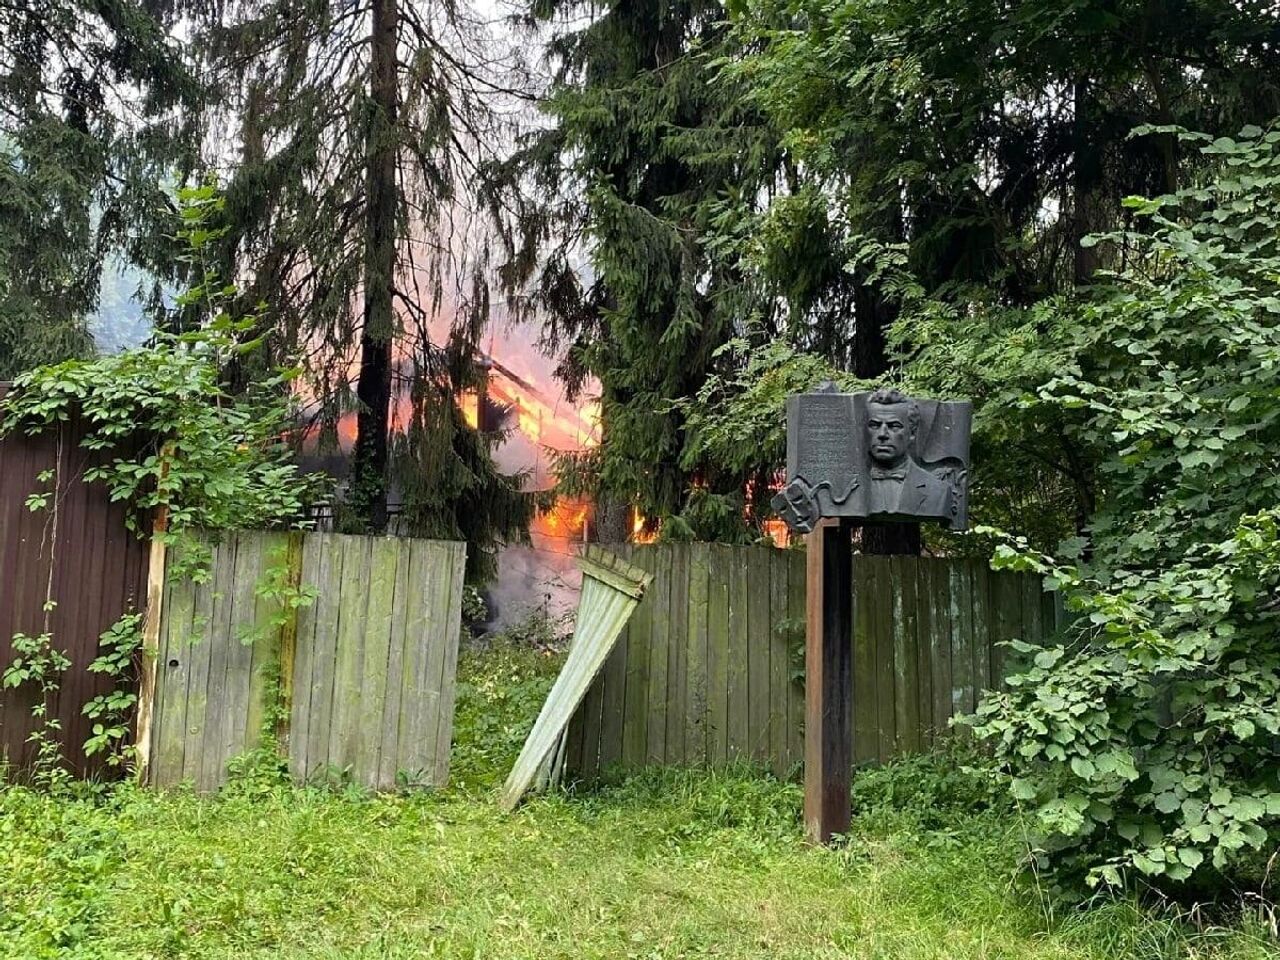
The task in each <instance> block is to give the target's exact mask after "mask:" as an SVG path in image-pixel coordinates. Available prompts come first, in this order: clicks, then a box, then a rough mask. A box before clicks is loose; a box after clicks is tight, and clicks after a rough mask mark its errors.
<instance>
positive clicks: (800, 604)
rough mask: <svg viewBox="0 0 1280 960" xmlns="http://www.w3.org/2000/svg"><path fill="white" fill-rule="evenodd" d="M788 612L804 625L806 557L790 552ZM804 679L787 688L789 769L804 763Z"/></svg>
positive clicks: (798, 679) (790, 684)
mask: <svg viewBox="0 0 1280 960" xmlns="http://www.w3.org/2000/svg"><path fill="white" fill-rule="evenodd" d="M788 560H789V561H790V564H789V569H788V571H787V609H788V610H790V612H791V618H792V619H793V620H796V621H797V622H800V623H804V621H805V602H806V600H805V564H806V553H805V552H804V551H799V550H793V551H791V552H790V553H789V554H788ZM804 700H805V678H804V677H803V676H799V677H796V678H795V679H793V680H792V681H791V683H789V684H787V739H788V745H787V755H788V756H789V757H790V758H791V765H795V764H797V763H801V762H802V761H803V760H804V711H805V702H804Z"/></svg>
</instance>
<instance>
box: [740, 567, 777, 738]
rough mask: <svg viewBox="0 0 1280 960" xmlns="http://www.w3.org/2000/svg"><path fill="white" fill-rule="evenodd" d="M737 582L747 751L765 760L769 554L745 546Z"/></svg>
mask: <svg viewBox="0 0 1280 960" xmlns="http://www.w3.org/2000/svg"><path fill="white" fill-rule="evenodd" d="M743 552H744V553H745V554H746V555H747V556H746V562H745V563H743V564H742V567H743V577H742V582H741V586H742V589H743V590H744V591H745V592H746V607H747V630H746V633H745V635H746V641H747V693H746V696H747V751H748V755H749V756H750V758H751V759H752V760H753V761H755V762H757V763H768V762H769V761H770V760H771V759H772V754H771V753H770V752H769V737H770V727H771V724H770V721H769V706H770V698H769V678H770V675H771V674H770V662H769V654H770V651H771V648H772V646H773V642H772V638H773V629H772V627H773V620H772V616H771V614H770V611H769V603H770V597H771V592H770V578H769V567H770V563H769V554H767V553H765V552H763V551H761V550H752V549H745V550H744V551H743Z"/></svg>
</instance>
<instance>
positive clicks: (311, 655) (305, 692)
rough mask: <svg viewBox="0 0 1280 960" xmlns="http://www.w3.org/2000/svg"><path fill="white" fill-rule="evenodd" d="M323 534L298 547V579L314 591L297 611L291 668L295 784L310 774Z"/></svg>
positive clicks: (291, 756) (291, 750)
mask: <svg viewBox="0 0 1280 960" xmlns="http://www.w3.org/2000/svg"><path fill="white" fill-rule="evenodd" d="M324 536H325V535H324V534H319V533H309V534H306V535H305V536H303V538H302V543H301V547H300V549H301V554H302V557H301V564H302V569H301V573H300V574H299V577H298V582H299V585H300V586H301V587H302V588H303V589H308V588H309V589H312V590H315V591H316V599H315V601H314V602H313V603H311V604H310V605H308V606H305V607H301V608H300V609H299V610H298V627H297V640H296V642H297V654H296V656H295V658H294V664H293V703H292V704H291V705H290V710H289V738H288V744H287V748H288V756H289V772H290V774H292V776H293V778H294V779H295V780H298V781H305V780H306V779H307V777H308V775H309V773H310V770H309V769H308V767H307V747H308V745H309V743H310V738H311V696H312V691H313V684H312V678H313V676H312V675H313V672H314V669H315V667H316V619H317V618H316V613H317V610H316V607H317V605H318V604H319V603H320V602H321V599H320V590H321V588H322V581H321V576H322V571H321V558H322V557H323V556H325V554H326V551H325V549H324V548H323V546H322V544H323V543H324V542H325V541H324V539H323V538H324Z"/></svg>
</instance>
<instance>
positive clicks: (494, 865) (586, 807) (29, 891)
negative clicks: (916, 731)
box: [0, 646, 1275, 960]
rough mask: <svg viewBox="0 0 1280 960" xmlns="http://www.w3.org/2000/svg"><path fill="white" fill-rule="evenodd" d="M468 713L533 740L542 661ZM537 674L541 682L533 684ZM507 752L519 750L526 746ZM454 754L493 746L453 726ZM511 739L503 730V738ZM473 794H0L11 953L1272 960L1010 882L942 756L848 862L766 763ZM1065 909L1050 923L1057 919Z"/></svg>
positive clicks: (896, 789)
mask: <svg viewBox="0 0 1280 960" xmlns="http://www.w3.org/2000/svg"><path fill="white" fill-rule="evenodd" d="M459 667H460V671H461V676H462V679H463V680H464V682H465V683H466V684H468V685H470V686H467V687H464V688H463V691H462V692H463V693H464V697H470V696H472V695H473V694H474V693H477V692H481V691H482V694H481V696H480V697H479V699H478V701H477V702H475V703H473V704H471V705H470V706H468V705H467V704H466V703H465V702H464V703H460V708H462V709H464V710H471V711H472V712H471V715H472V716H480V715H481V714H482V712H484V713H487V712H488V711H487V710H484V707H485V705H492V704H501V705H502V710H503V713H504V715H505V716H506V718H507V719H508V721H509V722H510V723H511V724H513V725H514V726H516V727H521V728H524V729H527V727H528V725H529V724H530V723H531V722H532V720H533V717H534V714H535V713H536V711H537V707H538V704H539V703H540V699H539V697H537V696H527V697H526V696H525V695H524V694H522V693H519V692H518V691H519V690H520V689H521V688H523V687H524V686H525V684H529V683H534V684H545V683H546V682H547V681H548V679H549V677H550V675H551V674H553V673H554V671H555V664H554V661H551V660H549V659H547V658H538V657H537V656H536V655H534V654H532V653H531V652H529V651H527V650H519V649H516V648H513V647H501V646H495V647H493V648H491V649H490V650H489V651H487V652H482V651H478V650H472V651H468V652H467V653H466V654H465V655H464V656H463V658H462V660H461V661H460V664H459ZM539 678H541V679H539ZM517 736H523V734H519V735H517ZM457 738H458V747H459V748H476V749H484V748H486V747H487V746H488V745H489V744H490V739H489V738H490V731H489V730H487V729H480V728H472V727H471V726H469V725H467V724H466V723H460V724H459V726H458V729H457ZM516 739H517V737H513V738H512V742H513V744H514V745H516V746H518V744H515V740H516ZM472 756H473V759H475V760H476V761H477V763H476V765H475V766H473V767H471V768H470V771H469V772H468V773H467V774H466V777H465V782H464V783H463V785H462V786H461V787H454V788H450V789H447V790H445V791H443V792H441V793H437V794H411V795H370V794H368V793H364V792H359V791H354V790H344V791H341V792H332V791H325V790H318V789H315V788H295V787H290V786H287V785H285V784H282V783H280V782H275V783H270V782H269V778H267V777H262V778H259V779H257V780H256V781H255V782H254V783H253V784H245V783H242V782H236V783H234V784H232V785H230V786H229V787H228V788H227V789H225V790H224V791H222V793H220V794H219V795H218V796H216V797H201V796H196V795H193V794H191V793H188V792H185V791H181V790H177V791H170V792H167V793H156V792H151V791H143V790H139V789H137V788H134V787H131V786H126V785H121V786H118V787H115V788H113V789H111V790H109V791H108V792H106V793H103V794H101V795H99V796H97V797H94V798H88V799H75V798H70V797H64V798H60V799H59V798H52V797H50V796H48V795H45V794H40V793H35V792H32V791H28V790H23V789H16V788H8V789H2V788H0V905H3V908H2V909H0V956H4V957H6V958H7V957H14V958H15V960H16V958H18V957H21V958H23V960H43V958H46V957H47V958H53V957H58V958H60V960H126V958H127V960H135V958H139V957H172V956H182V957H189V958H191V960H203V958H210V960H212V958H215V957H225V956H228V955H229V954H233V953H234V954H236V955H238V956H244V957H264V958H265V957H268V956H270V957H276V958H282V960H304V958H308V960H332V958H337V957H339V956H341V957H344V958H367V960H373V958H375V957H378V958H384V960H408V958H410V957H420V956H423V955H436V956H442V957H474V956H477V955H482V956H511V957H557V958H568V957H575V958H614V957H628V956H636V957H643V958H649V957H653V958H657V957H699V956H719V955H724V956H732V957H737V958H741V960H751V958H764V957H768V958H784V960H801V958H804V960H810V958H832V960H834V958H836V957H847V956H864V955H865V956H868V957H894V958H904V960H937V958H940V957H946V958H948V960H977V958H980V957H992V956H1000V957H1003V958H1007V960H1032V958H1034V960H1104V958H1105V960H1153V958H1155V960H1191V958H1193V957H1194V958H1199V960H1262V958H1263V957H1267V956H1270V955H1271V954H1272V953H1273V952H1274V944H1275V940H1274V939H1273V937H1274V934H1273V933H1269V932H1268V928H1267V926H1266V924H1267V922H1268V914H1266V913H1265V912H1262V911H1259V912H1257V913H1254V914H1253V915H1251V916H1247V917H1245V918H1243V919H1238V920H1237V923H1236V924H1235V925H1234V926H1232V927H1228V928H1222V927H1211V926H1210V927H1207V928H1206V927H1205V925H1204V921H1203V919H1202V920H1201V922H1200V927H1199V929H1197V928H1196V926H1195V925H1194V923H1193V922H1191V921H1189V920H1184V919H1181V918H1179V917H1178V916H1177V915H1175V914H1171V913H1163V912H1160V913H1157V912H1154V911H1151V910H1147V909H1143V908H1141V907H1139V906H1137V905H1136V904H1135V903H1134V902H1133V901H1131V900H1115V901H1101V900H1100V901H1098V902H1095V903H1094V904H1093V905H1092V908H1091V909H1089V910H1075V909H1072V908H1069V907H1066V906H1065V905H1062V904H1055V903H1054V902H1052V901H1050V900H1047V899H1041V898H1037V896H1036V895H1035V894H1036V891H1035V890H1033V889H1027V888H1025V887H1022V886H1019V885H1016V884H1013V883H1011V882H1010V881H1011V878H1012V876H1013V874H1014V871H1015V869H1016V865H1017V864H1016V860H1017V850H1018V843H1017V826H1016V824H1014V823H1011V822H1010V821H1009V819H1008V818H1007V816H1006V814H1005V813H1004V811H1002V810H998V809H997V810H996V811H988V812H985V813H974V812H973V810H972V806H973V804H974V803H975V802H976V803H978V804H981V803H982V802H983V800H982V797H983V796H984V793H983V786H982V784H981V783H980V782H976V781H974V780H973V778H971V777H968V776H966V775H965V774H963V773H962V772H960V771H959V770H958V769H957V767H956V758H955V757H952V756H945V755H944V756H941V757H928V758H920V759H916V760H912V761H909V762H907V763H904V764H890V765H887V766H885V767H883V768H881V769H878V770H875V771H868V772H864V773H860V774H859V775H858V776H857V777H855V781H854V795H855V797H857V798H858V801H859V816H858V817H856V818H855V820H854V829H853V831H852V833H851V834H850V835H849V836H848V837H847V838H845V840H844V841H843V843H842V844H841V845H840V846H839V847H838V848H836V849H826V848H815V847H813V846H811V845H809V844H807V843H806V842H805V841H804V839H803V833H802V829H801V824H800V817H799V810H800V801H801V798H800V788H799V786H798V785H797V784H794V783H787V782H782V781H778V780H775V779H773V778H770V777H767V776H760V775H759V774H758V773H757V772H756V771H754V770H748V769H742V770H734V771H728V772H724V771H722V772H710V771H699V770H650V771H646V772H645V773H644V774H642V775H640V776H638V777H635V778H632V779H629V780H626V781H623V782H621V783H618V784H616V785H613V786H608V787H605V788H603V789H599V790H594V791H587V790H583V789H579V790H576V791H574V792H572V793H568V794H566V793H553V794H549V795H545V796H539V797H534V798H531V799H530V800H529V801H528V802H527V803H526V804H525V805H523V806H522V807H521V810H520V812H519V813H518V814H517V815H515V816H508V815H505V814H502V813H500V812H499V811H498V809H497V807H496V805H495V804H494V803H493V802H492V796H491V794H490V792H489V791H488V790H487V789H482V790H479V791H477V787H479V786H481V785H484V786H488V785H492V784H495V783H496V782H498V780H499V779H500V778H501V776H502V775H504V774H505V771H506V769H507V764H508V763H509V762H510V756H509V755H508V754H507V753H501V752H497V751H495V752H494V753H493V754H492V755H491V756H490V757H489V759H488V760H482V759H481V758H480V756H479V755H478V754H473V755H472ZM1059 911H1061V912H1059Z"/></svg>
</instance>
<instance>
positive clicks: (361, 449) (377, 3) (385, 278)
mask: <svg viewBox="0 0 1280 960" xmlns="http://www.w3.org/2000/svg"><path fill="white" fill-rule="evenodd" d="M397 17H398V10H397V7H396V0H373V31H372V36H371V63H372V71H371V73H372V76H371V82H370V91H369V92H370V99H371V101H372V108H373V109H372V117H371V118H370V121H369V128H368V135H367V137H368V139H367V140H366V149H367V156H368V166H367V170H366V187H367V190H366V203H367V207H366V210H365V269H364V329H363V330H362V332H361V335H360V382H359V386H358V388H357V391H356V393H357V396H358V397H359V400H360V410H359V414H358V416H357V420H356V447H355V457H354V462H353V464H352V489H351V496H350V505H351V508H352V513H353V514H354V518H355V519H356V520H357V521H358V522H359V524H360V525H361V526H362V527H364V528H365V529H367V530H368V531H370V532H373V533H380V532H382V531H383V530H384V529H386V525H387V449H388V433H389V427H390V415H391V373H392V355H391V346H392V340H393V333H394V330H395V317H394V315H393V291H394V284H395V257H396V234H395V226H396V203H397V196H396V144H395V128H396V121H397V116H396V114H397V109H396V108H397V103H396V99H397V96H396V32H397Z"/></svg>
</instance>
